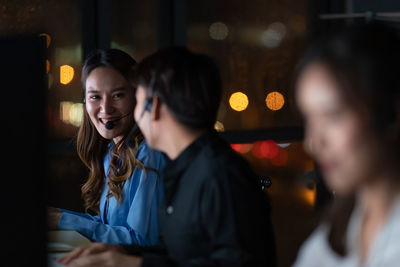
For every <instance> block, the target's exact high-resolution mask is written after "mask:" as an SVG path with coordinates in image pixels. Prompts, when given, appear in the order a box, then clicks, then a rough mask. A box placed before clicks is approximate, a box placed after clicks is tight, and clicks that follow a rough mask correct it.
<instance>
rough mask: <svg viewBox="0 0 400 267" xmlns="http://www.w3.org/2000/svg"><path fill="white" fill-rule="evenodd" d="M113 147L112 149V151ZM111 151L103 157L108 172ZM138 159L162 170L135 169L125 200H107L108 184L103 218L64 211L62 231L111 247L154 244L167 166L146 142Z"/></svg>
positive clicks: (104, 198)
mask: <svg viewBox="0 0 400 267" xmlns="http://www.w3.org/2000/svg"><path fill="white" fill-rule="evenodd" d="M111 147H112V146H110V149H111ZM109 152H110V150H109V151H108V153H107V154H106V156H105V158H104V170H105V173H106V174H107V173H108V170H109V165H110V160H111V156H110V153H109ZM137 158H138V159H139V160H140V161H141V162H142V163H143V164H144V165H145V166H146V167H151V168H153V169H156V170H158V171H159V174H158V175H157V174H156V173H155V172H154V171H151V170H142V169H139V168H136V169H135V170H134V171H133V173H132V176H131V178H130V179H128V180H127V181H126V182H125V184H124V187H123V195H124V198H123V201H122V203H120V202H119V201H117V200H116V199H115V197H113V196H112V197H109V198H108V199H107V197H106V196H107V192H108V190H107V186H106V184H107V181H108V178H107V176H106V175H105V177H106V178H105V179H106V181H105V186H104V189H103V193H102V195H101V198H100V216H92V215H90V214H88V213H79V212H73V211H68V210H61V211H62V215H61V218H60V222H59V229H62V230H75V231H77V232H79V233H81V234H82V235H84V236H86V237H87V238H89V239H90V240H92V241H96V242H104V243H110V244H137V245H141V246H148V245H154V244H156V243H157V240H158V215H157V213H158V211H157V210H158V204H159V202H160V200H161V198H162V194H163V189H162V181H161V178H160V176H159V175H160V174H161V170H162V168H163V167H164V165H165V163H166V157H165V156H164V154H162V153H161V152H158V151H154V150H152V149H150V148H149V147H148V146H147V144H146V143H145V141H143V142H142V143H141V144H140V145H139V148H138V152H137Z"/></svg>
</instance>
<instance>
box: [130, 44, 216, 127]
mask: <svg viewBox="0 0 400 267" xmlns="http://www.w3.org/2000/svg"><path fill="white" fill-rule="evenodd" d="M135 75H136V79H135V82H136V84H137V85H142V86H143V87H145V88H146V89H147V96H148V97H153V96H157V97H159V98H160V99H161V101H162V102H163V103H165V105H166V106H167V107H168V109H169V110H170V111H171V113H172V115H173V116H174V118H175V119H176V120H177V121H178V122H180V123H181V124H183V125H185V126H186V127H188V128H191V129H211V128H213V127H214V123H215V121H216V118H217V112H218V108H219V104H220V101H221V97H222V88H221V80H220V76H219V70H218V68H217V66H216V64H215V63H214V61H213V60H212V59H211V58H209V57H208V56H205V55H201V54H195V53H192V52H190V51H189V50H188V49H186V48H184V47H171V48H165V49H161V50H159V51H158V52H156V53H155V54H153V55H151V56H149V57H147V58H145V59H144V60H143V61H142V62H140V63H139V64H138V66H137V70H136V73H135Z"/></svg>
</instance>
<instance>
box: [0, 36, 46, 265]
mask: <svg viewBox="0 0 400 267" xmlns="http://www.w3.org/2000/svg"><path fill="white" fill-rule="evenodd" d="M45 106H46V72H45V41H44V40H43V39H42V38H41V37H39V36H28V37H26V36H25V37H21V36H19V37H12V38H4V37H0V117H1V119H0V121H1V122H0V125H1V126H0V127H1V128H0V129H1V130H0V135H1V137H2V138H1V153H2V157H1V160H0V162H1V193H0V199H1V206H2V209H1V214H2V215H1V216H2V218H1V226H2V228H1V229H2V231H3V234H2V235H1V236H2V237H3V238H2V239H1V240H2V249H1V255H2V256H1V258H0V261H1V264H0V265H4V266H46V209H45V201H44V199H45V187H44V186H45V184H46V179H47V175H46V172H47V168H46V151H47V138H46V132H47V131H46V116H45Z"/></svg>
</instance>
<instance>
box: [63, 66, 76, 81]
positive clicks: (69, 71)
mask: <svg viewBox="0 0 400 267" xmlns="http://www.w3.org/2000/svg"><path fill="white" fill-rule="evenodd" d="M73 78H74V68H73V67H71V66H69V65H62V66H60V83H62V84H68V83H70V82H71V81H72V79H73Z"/></svg>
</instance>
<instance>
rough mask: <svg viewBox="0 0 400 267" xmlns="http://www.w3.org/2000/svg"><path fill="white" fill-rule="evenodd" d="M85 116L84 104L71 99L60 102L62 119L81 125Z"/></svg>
mask: <svg viewBox="0 0 400 267" xmlns="http://www.w3.org/2000/svg"><path fill="white" fill-rule="evenodd" d="M82 117H83V104H82V103H73V102H69V101H62V102H60V119H61V120H62V121H63V122H65V123H69V124H72V125H74V126H77V127H78V126H80V125H81V123H82Z"/></svg>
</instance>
